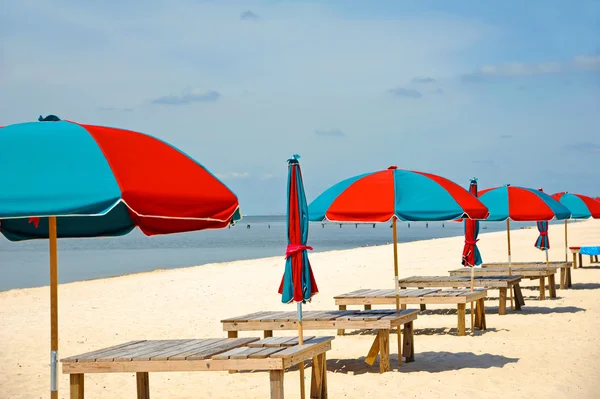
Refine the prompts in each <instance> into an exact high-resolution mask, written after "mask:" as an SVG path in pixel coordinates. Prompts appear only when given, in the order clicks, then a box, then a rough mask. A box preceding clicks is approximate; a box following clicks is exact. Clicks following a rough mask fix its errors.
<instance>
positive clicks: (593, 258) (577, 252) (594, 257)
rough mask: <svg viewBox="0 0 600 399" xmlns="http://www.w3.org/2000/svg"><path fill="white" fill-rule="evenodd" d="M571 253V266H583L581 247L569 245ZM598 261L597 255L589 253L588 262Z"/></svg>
mask: <svg viewBox="0 0 600 399" xmlns="http://www.w3.org/2000/svg"><path fill="white" fill-rule="evenodd" d="M569 249H570V250H571V253H572V254H573V267H574V268H575V269H577V268H578V267H583V254H582V253H581V247H569ZM577 255H579V262H577ZM594 262H596V263H598V255H590V263H594Z"/></svg>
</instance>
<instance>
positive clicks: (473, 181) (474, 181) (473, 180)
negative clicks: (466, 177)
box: [470, 177, 479, 183]
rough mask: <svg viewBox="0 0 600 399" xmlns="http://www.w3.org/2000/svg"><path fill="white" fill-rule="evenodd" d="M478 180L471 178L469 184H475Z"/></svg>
mask: <svg viewBox="0 0 600 399" xmlns="http://www.w3.org/2000/svg"><path fill="white" fill-rule="evenodd" d="M478 180H479V179H478V178H476V177H471V180H470V182H471V183H477V181H478Z"/></svg>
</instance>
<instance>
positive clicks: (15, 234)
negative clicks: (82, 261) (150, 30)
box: [0, 120, 240, 241]
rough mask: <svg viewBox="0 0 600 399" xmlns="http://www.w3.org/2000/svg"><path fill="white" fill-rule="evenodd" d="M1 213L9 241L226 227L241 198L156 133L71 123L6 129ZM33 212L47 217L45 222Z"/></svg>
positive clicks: (1, 133) (1, 142) (1, 132)
mask: <svg viewBox="0 0 600 399" xmlns="http://www.w3.org/2000/svg"><path fill="white" fill-rule="evenodd" d="M0 148H4V149H7V148H8V149H10V151H4V152H3V155H2V163H3V164H4V165H5V167H4V168H2V169H0V181H2V185H3V187H2V190H0V219H2V226H1V228H2V233H3V234H4V235H5V236H6V237H7V238H8V239H9V240H14V241H17V240H26V239H34V238H48V220H47V218H46V217H47V216H57V219H58V226H59V229H58V236H59V237H96V236H117V235H123V234H126V233H128V232H130V231H131V230H132V229H133V228H135V227H136V226H138V227H139V228H140V229H141V230H142V231H143V232H144V233H145V234H147V235H154V234H167V233H175V232H182V231H193V230H202V229H207V228H222V227H226V226H227V225H228V224H229V223H231V222H232V221H234V220H237V219H239V218H240V214H239V204H238V199H237V197H236V196H235V194H233V193H232V192H231V191H230V190H229V189H228V188H227V187H226V186H225V185H224V184H223V183H221V182H220V181H219V180H218V179H217V178H216V177H215V176H213V175H212V174H211V173H210V172H209V171H208V170H207V169H206V168H204V166H202V165H201V164H199V163H198V162H196V161H195V160H194V159H192V158H190V157H189V156H187V155H186V154H184V153H182V152H181V151H179V150H178V149H177V148H175V147H173V146H171V145H169V144H167V143H165V142H163V141H161V140H158V139H156V138H154V137H151V136H148V135H145V134H142V133H136V132H132V131H128V130H121V129H115V128H108V127H100V126H91V125H82V124H78V123H74V122H68V121H60V120H59V121H56V122H33V123H21V124H16V125H10V126H6V127H4V128H2V129H0ZM30 217H41V218H42V220H40V221H39V224H38V220H37V219H33V220H32V221H33V222H35V223H30V219H29V218H30Z"/></svg>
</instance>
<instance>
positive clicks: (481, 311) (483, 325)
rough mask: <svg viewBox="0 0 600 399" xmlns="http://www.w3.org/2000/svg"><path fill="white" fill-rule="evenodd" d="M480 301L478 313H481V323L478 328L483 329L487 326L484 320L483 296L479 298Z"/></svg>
mask: <svg viewBox="0 0 600 399" xmlns="http://www.w3.org/2000/svg"><path fill="white" fill-rule="evenodd" d="M479 303H480V306H479V307H480V315H481V325H480V329H481V330H485V329H486V328H487V323H486V321H485V298H481V299H479Z"/></svg>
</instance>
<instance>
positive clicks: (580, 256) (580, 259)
mask: <svg viewBox="0 0 600 399" xmlns="http://www.w3.org/2000/svg"><path fill="white" fill-rule="evenodd" d="M579 267H583V255H582V254H581V252H580V253H579Z"/></svg>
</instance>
